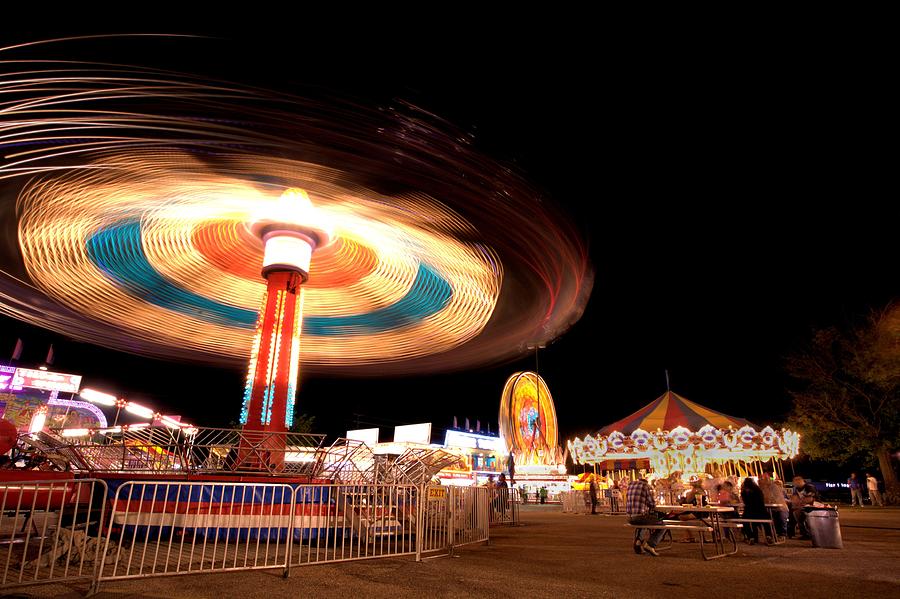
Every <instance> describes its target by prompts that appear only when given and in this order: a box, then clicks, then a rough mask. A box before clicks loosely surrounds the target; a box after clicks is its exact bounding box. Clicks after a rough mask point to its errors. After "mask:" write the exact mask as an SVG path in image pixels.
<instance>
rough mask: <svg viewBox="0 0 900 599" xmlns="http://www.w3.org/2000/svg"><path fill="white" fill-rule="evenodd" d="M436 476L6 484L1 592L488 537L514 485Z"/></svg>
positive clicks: (286, 564) (438, 547)
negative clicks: (364, 480) (420, 480)
mask: <svg viewBox="0 0 900 599" xmlns="http://www.w3.org/2000/svg"><path fill="white" fill-rule="evenodd" d="M495 491H496V490H494V489H487V488H477V487H449V486H439V485H425V486H421V487H420V486H414V485H371V484H352V485H351V484H344V485H341V484H324V485H321V484H305V485H290V484H275V483H262V482H260V483H257V482H215V481H210V482H155V481H129V482H123V483H119V482H113V481H109V484H108V485H107V483H105V482H104V481H100V480H78V481H75V480H71V479H69V480H65V481H46V482H28V483H4V484H3V485H0V494H2V495H0V501H2V503H0V506H2V508H3V509H2V529H0V530H2V533H3V535H2V536H3V538H2V540H0V543H2V544H0V567H2V568H3V570H2V574H3V577H2V579H0V590H2V589H4V588H7V587H10V586H15V585H18V584H28V583H39V582H59V581H64V580H65V581H74V580H79V579H82V580H86V581H91V582H92V583H93V584H92V590H93V591H96V590H97V589H98V587H99V584H100V583H101V582H103V581H112V580H121V579H128V578H140V577H147V576H172V575H179V574H191V573H200V572H205V573H208V572H226V571H235V570H252V569H282V570H283V572H284V575H285V576H287V575H288V574H289V572H290V568H291V567H294V566H305V565H310V564H320V563H330V562H341V561H351V560H361V559H371V558H378V557H396V556H403V555H415V556H416V558H417V559H421V558H422V556H423V554H425V555H428V554H431V555H446V554H448V553H451V552H452V551H453V548H454V547H455V546H459V545H466V544H469V543H478V542H485V541H487V540H488V538H489V534H490V524H491V521H492V520H494V521H495V522H505V521H512V520H513V519H516V520H517V517H516V516H514V514H517V512H512V510H513V509H514V508H513V507H511V505H514V504H515V497H514V496H513V495H514V494H511V493H507V494H505V495H504V494H503V493H496V492H495Z"/></svg>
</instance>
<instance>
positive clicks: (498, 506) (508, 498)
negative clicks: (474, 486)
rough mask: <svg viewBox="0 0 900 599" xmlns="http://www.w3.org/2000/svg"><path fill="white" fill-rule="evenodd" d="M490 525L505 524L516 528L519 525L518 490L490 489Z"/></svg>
mask: <svg viewBox="0 0 900 599" xmlns="http://www.w3.org/2000/svg"><path fill="white" fill-rule="evenodd" d="M490 491H491V497H490V502H491V511H490V523H491V525H492V526H494V525H499V524H507V525H511V526H518V524H519V502H520V499H519V490H518V489H514V488H513V489H504V488H499V489H491V490H490Z"/></svg>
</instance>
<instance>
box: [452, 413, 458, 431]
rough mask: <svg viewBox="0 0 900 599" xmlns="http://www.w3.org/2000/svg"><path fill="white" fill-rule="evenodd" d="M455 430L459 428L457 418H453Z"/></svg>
mask: <svg viewBox="0 0 900 599" xmlns="http://www.w3.org/2000/svg"><path fill="white" fill-rule="evenodd" d="M453 428H459V423H458V422H457V421H456V416H454V417H453Z"/></svg>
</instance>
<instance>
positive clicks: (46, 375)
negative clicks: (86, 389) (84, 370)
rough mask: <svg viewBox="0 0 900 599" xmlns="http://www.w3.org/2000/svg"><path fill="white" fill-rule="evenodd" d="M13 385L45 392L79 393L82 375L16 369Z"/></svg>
mask: <svg viewBox="0 0 900 599" xmlns="http://www.w3.org/2000/svg"><path fill="white" fill-rule="evenodd" d="M13 385H20V386H22V387H29V388H31V389H41V390H44V391H62V392H64V393H78V388H79V387H81V375H79V374H63V373H62V372H50V371H48V370H32V369H31V368H16V374H15V375H14V376H13Z"/></svg>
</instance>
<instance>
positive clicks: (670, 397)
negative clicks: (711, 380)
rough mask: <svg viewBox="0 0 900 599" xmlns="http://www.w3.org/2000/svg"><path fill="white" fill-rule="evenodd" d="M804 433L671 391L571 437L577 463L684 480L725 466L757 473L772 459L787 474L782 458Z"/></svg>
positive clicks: (727, 471) (608, 471)
mask: <svg viewBox="0 0 900 599" xmlns="http://www.w3.org/2000/svg"><path fill="white" fill-rule="evenodd" d="M799 444H800V435H799V434H797V433H795V432H793V431H790V430H786V429H781V430H780V431H776V430H774V429H773V428H772V427H770V426H766V427H763V428H760V427H758V426H756V425H754V424H752V423H751V422H749V421H747V420H744V419H743V418H737V417H734V416H729V415H727V414H723V413H721V412H717V411H715V410H711V409H709V408H706V407H704V406H701V405H700V404H698V403H694V402H692V401H690V400H688V399H686V398H684V397H682V396H680V395H678V394H677V393H673V392H672V391H666V392H665V393H663V394H662V395H661V396H660V397H658V398H657V399H656V400H655V401H653V402H651V403H649V404H647V405H646V406H644V407H643V408H641V409H640V410H638V411H637V412H634V413H633V414H631V415H629V416H626V417H625V418H623V419H621V420H619V421H617V422H614V423H612V424H610V425H609V426H606V427H604V428H603V429H601V430H600V431H599V432H598V433H597V434H596V435H587V436H586V437H585V438H584V439H580V438H577V437H576V438H575V439H574V440H570V441H569V442H568V446H569V452H570V453H571V454H572V459H573V461H574V462H575V464H582V465H587V466H592V467H596V468H597V470H599V471H601V472H602V473H603V474H604V475H605V476H612V477H615V478H616V479H619V478H622V477H626V478H634V477H635V476H637V475H638V474H639V473H640V472H642V471H644V472H646V471H652V472H653V477H654V478H664V477H668V476H670V475H672V474H673V473H676V472H680V473H681V478H682V479H688V478H690V477H692V476H697V477H699V476H703V475H706V474H714V473H716V472H717V471H721V473H722V474H724V475H726V476H738V477H744V476H757V475H759V474H761V473H762V471H763V469H764V466H765V465H766V464H769V465H770V466H771V467H772V468H773V469H774V470H775V471H776V472H777V473H778V474H779V477H780V478H783V471H782V468H781V461H782V460H785V459H790V458H792V457H794V456H795V455H797V451H798V448H799Z"/></svg>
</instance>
